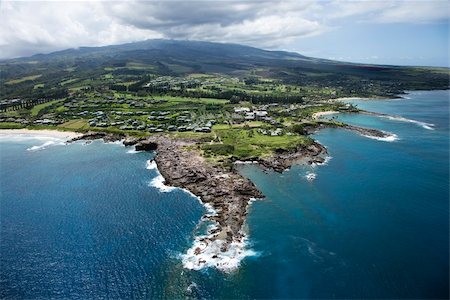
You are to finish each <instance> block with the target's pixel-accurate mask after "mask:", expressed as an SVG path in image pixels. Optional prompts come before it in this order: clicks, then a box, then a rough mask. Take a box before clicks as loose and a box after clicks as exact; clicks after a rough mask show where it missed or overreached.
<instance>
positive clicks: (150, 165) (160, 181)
mask: <svg viewBox="0 0 450 300" xmlns="http://www.w3.org/2000/svg"><path fill="white" fill-rule="evenodd" d="M145 167H146V169H147V170H155V171H156V173H157V175H156V177H155V178H153V179H152V180H151V181H150V184H149V185H150V186H152V187H155V188H157V189H158V190H159V191H160V192H162V193H167V192H171V191H173V190H174V189H175V187H173V186H168V185H165V184H164V183H165V182H166V180H165V179H164V177H163V176H162V175H161V173H159V170H158V166H157V165H156V162H155V161H154V160H152V159H150V160H147V163H146V166H145Z"/></svg>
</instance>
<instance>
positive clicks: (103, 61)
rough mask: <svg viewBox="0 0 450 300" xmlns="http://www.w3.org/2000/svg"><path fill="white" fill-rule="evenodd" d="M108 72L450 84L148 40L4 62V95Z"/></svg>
mask: <svg viewBox="0 0 450 300" xmlns="http://www.w3.org/2000/svg"><path fill="white" fill-rule="evenodd" d="M107 74H110V75H111V76H113V77H115V78H120V77H122V79H124V78H125V77H127V80H128V79H133V81H139V80H141V79H142V77H144V76H148V75H154V76H174V77H178V76H187V75H190V74H220V75H223V76H234V77H237V78H241V79H242V78H249V77H252V78H260V79H261V78H262V79H270V80H276V81H278V82H280V83H284V84H293V85H298V86H316V87H336V88H337V87H344V88H345V90H347V91H348V92H349V93H350V91H351V90H352V86H353V87H354V89H355V90H361V89H362V90H364V88H363V86H362V85H373V86H376V87H377V90H379V94H383V93H384V94H393V93H398V92H401V91H402V90H415V89H446V88H448V87H449V80H448V79H449V70H448V69H446V68H423V67H398V66H387V65H367V64H356V63H346V62H338V61H332V60H325V59H317V58H311V57H306V56H303V55H300V54H298V53H292V52H285V51H268V50H262V49H258V48H254V47H249V46H243V45H238V44H222V43H211V42H200V41H178V40H147V41H142V42H136V43H128V44H123V45H113V46H105V47H81V48H77V49H67V50H63V51H58V52H54V53H50V54H38V55H34V56H31V57H26V58H18V59H11V60H4V61H1V62H0V87H1V91H0V97H1V98H6V97H14V96H21V95H22V96H23V95H30V93H31V94H33V93H35V92H36V89H40V91H41V93H40V94H41V95H44V94H45V93H43V91H45V90H46V89H55V88H62V85H61V82H67V81H71V80H72V82H69V83H66V84H64V85H63V86H65V87H66V88H69V87H73V85H71V83H75V82H78V83H79V82H83V81H86V80H88V79H89V80H94V81H95V79H97V78H100V77H102V76H105V75H107ZM119 81H120V80H119ZM83 84H85V83H83ZM36 86H37V87H38V88H36ZM374 94H377V93H374Z"/></svg>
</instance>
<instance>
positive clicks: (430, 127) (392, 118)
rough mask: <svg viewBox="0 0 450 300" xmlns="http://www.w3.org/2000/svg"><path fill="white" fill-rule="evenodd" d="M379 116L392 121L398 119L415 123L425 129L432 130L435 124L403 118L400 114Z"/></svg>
mask: <svg viewBox="0 0 450 300" xmlns="http://www.w3.org/2000/svg"><path fill="white" fill-rule="evenodd" d="M381 117H383V118H387V119H389V120H393V121H399V122H406V123H412V124H416V125H418V126H420V127H422V128H424V129H427V130H434V126H435V125H434V124H432V123H426V122H421V121H417V120H411V119H407V118H404V117H401V116H389V115H386V116H381Z"/></svg>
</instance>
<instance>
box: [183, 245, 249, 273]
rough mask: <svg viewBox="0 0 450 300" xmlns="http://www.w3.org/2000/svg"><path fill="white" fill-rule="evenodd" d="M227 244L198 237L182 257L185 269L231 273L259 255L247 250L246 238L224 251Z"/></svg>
mask: <svg viewBox="0 0 450 300" xmlns="http://www.w3.org/2000/svg"><path fill="white" fill-rule="evenodd" d="M226 244H227V241H225V240H221V239H215V240H210V239H209V238H208V237H207V236H197V237H196V238H195V241H194V244H193V245H192V247H191V248H189V249H188V250H187V252H186V254H182V255H181V259H182V263H183V267H184V268H186V269H190V270H201V269H204V268H217V269H219V270H221V271H223V272H231V271H233V270H236V269H237V268H238V267H239V266H240V264H241V261H242V260H243V259H244V258H246V257H249V256H256V255H258V253H257V252H255V251H253V250H251V249H247V244H248V242H247V238H246V237H244V238H242V241H232V242H231V243H230V244H229V245H228V248H227V250H226V251H222V248H223V247H224V246H225V245H226Z"/></svg>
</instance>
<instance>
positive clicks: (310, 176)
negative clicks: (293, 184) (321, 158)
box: [305, 172, 317, 182]
mask: <svg viewBox="0 0 450 300" xmlns="http://www.w3.org/2000/svg"><path fill="white" fill-rule="evenodd" d="M316 177H317V174H316V173H313V172H308V173H306V175H305V178H306V180H308V181H309V182H311V181H313V180H314V179H316Z"/></svg>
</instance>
